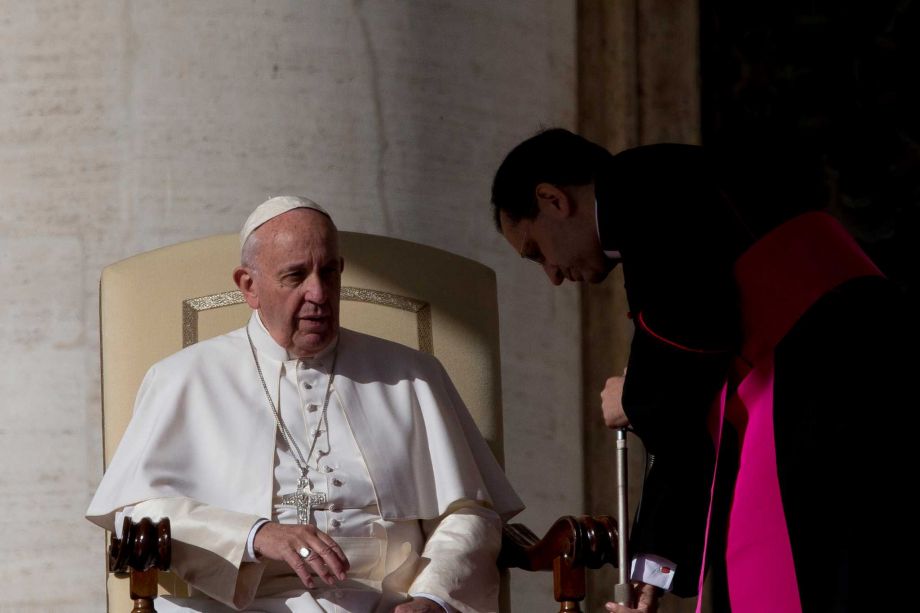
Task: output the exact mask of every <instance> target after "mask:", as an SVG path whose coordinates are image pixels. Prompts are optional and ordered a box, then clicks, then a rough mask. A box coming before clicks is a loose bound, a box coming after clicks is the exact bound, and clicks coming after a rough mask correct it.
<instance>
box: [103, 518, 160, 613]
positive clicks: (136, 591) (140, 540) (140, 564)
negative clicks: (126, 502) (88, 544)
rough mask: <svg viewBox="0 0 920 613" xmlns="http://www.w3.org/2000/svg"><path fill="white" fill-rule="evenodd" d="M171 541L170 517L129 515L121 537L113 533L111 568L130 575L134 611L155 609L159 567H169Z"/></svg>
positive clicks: (151, 612) (152, 612) (119, 574)
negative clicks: (154, 521)
mask: <svg viewBox="0 0 920 613" xmlns="http://www.w3.org/2000/svg"><path fill="white" fill-rule="evenodd" d="M171 551H172V543H171V541H170V531H169V518H167V517H164V518H163V519H161V520H160V521H158V522H157V523H153V521H151V519H150V518H149V517H145V518H144V519H142V520H140V521H139V522H134V521H133V520H132V519H131V518H130V517H126V518H125V520H124V523H123V524H122V530H121V538H120V539H118V538H115V535H114V534H113V535H112V540H111V544H110V545H109V571H111V572H113V573H115V576H117V577H130V590H131V598H132V599H133V600H134V608H133V609H131V613H155V611H156V610H155V609H154V607H153V599H154V598H156V597H157V569H159V570H169V564H170V561H171V555H172V554H171Z"/></svg>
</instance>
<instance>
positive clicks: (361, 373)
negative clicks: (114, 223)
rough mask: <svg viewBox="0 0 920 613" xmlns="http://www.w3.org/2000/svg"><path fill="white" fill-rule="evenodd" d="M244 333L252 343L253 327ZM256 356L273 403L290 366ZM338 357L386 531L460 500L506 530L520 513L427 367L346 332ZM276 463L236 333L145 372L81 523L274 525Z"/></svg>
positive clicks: (405, 351)
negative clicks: (207, 510)
mask: <svg viewBox="0 0 920 613" xmlns="http://www.w3.org/2000/svg"><path fill="white" fill-rule="evenodd" d="M254 317H257V315H256V314H254ZM249 326H250V330H251V332H252V333H253V337H254V338H255V337H256V334H257V332H256V328H258V327H259V324H258V322H257V321H255V320H254V319H252V320H250V323H249ZM259 332H261V330H259ZM262 345H263V343H259V344H258V349H259V362H260V364H261V366H262V372H263V373H264V375H265V380H266V382H267V383H268V386H269V391H270V392H271V393H272V394H273V400H274V401H275V402H277V400H278V399H277V398H276V397H275V396H274V394H276V393H277V384H276V382H277V381H278V379H279V376H280V372H281V366H282V360H283V359H284V358H285V357H286V356H283V355H279V353H278V352H276V351H274V350H272V349H269V350H268V351H265V350H263V347H262ZM273 349H275V350H281V354H283V353H284V350H283V349H282V348H281V347H279V346H277V345H274V347H273ZM338 351H339V356H338V361H337V365H336V376H335V382H334V385H333V399H334V401H337V402H339V403H340V404H341V406H342V407H343V409H344V412H345V414H346V416H347V419H348V423H349V426H350V427H351V430H352V432H353V434H354V436H355V439H356V440H357V443H358V446H359V448H360V449H361V452H362V454H363V455H364V460H365V463H366V465H367V468H368V471H369V473H370V477H371V481H372V482H373V485H374V489H375V491H376V495H377V502H378V506H379V510H380V514H381V516H382V517H383V518H384V519H387V520H394V521H396V520H406V519H433V518H436V517H438V516H440V515H442V514H443V513H444V512H445V511H447V509H448V507H449V506H450V505H451V503H454V502H456V501H459V500H464V499H466V500H472V501H476V502H480V503H482V504H484V505H485V506H487V507H491V508H492V509H494V510H495V511H496V512H497V513H498V514H499V515H500V516H501V517H502V518H504V519H507V518H508V517H511V516H512V515H514V514H515V513H517V512H519V511H520V510H521V509H522V508H523V504H522V503H521V501H520V499H519V498H518V497H517V495H516V494H515V493H514V491H513V490H512V488H511V486H510V484H509V483H508V481H507V479H506V477H505V475H504V473H503V472H502V470H501V468H500V467H499V466H498V463H497V462H496V461H495V458H494V456H493V455H492V453H491V451H490V450H489V448H488V446H487V444H486V442H485V440H484V439H483V438H482V435H481V434H480V433H479V431H478V430H477V429H476V426H475V424H474V422H473V420H472V418H471V416H470V415H469V412H468V411H467V409H466V407H465V406H464V404H463V401H462V400H461V399H460V396H459V395H458V393H457V391H456V389H455V388H454V386H453V384H452V383H451V381H450V379H449V377H448V375H447V373H446V372H445V371H444V368H443V367H442V366H441V364H440V363H439V362H438V361H437V360H436V359H435V358H434V357H432V356H430V355H427V354H425V353H422V352H419V351H416V350H413V349H409V348H408V347H405V346H403V345H400V344H398V343H393V342H390V341H386V340H383V339H379V338H375V337H372V336H368V335H365V334H361V333H358V332H354V331H351V330H345V329H342V330H341V331H340V333H339V349H338ZM269 354H271V355H269ZM274 460H275V422H274V419H273V417H272V414H271V409H270V408H269V406H268V402H267V400H266V398H265V392H264V390H263V389H262V385H261V383H260V381H259V377H258V374H257V373H256V369H255V365H254V363H253V360H252V355H251V352H250V348H249V342H248V341H247V339H246V330H245V329H244V328H240V329H239V330H235V331H233V332H231V333H229V334H225V335H223V336H219V337H216V338H213V339H210V340H206V341H202V342H200V343H197V344H196V345H192V346H191V347H187V348H185V349H183V350H182V351H179V352H178V353H176V354H173V355H172V356H170V357H168V358H166V359H164V360H162V361H160V362H158V363H157V364H155V365H154V366H153V367H151V369H150V370H149V371H148V373H147V375H146V377H145V378H144V381H143V383H142V384H141V387H140V390H139V392H138V395H137V401H136V404H135V408H134V415H133V417H132V419H131V423H130V424H129V426H128V429H127V430H126V432H125V435H124V438H123V439H122V441H121V444H120V445H119V448H118V450H117V452H116V453H115V456H114V458H113V459H112V462H111V465H110V466H109V469H108V471H107V472H106V474H105V476H104V477H103V479H102V482H101V483H100V485H99V489H98V490H97V491H96V495H95V497H94V498H93V500H92V502H91V503H90V507H89V509H88V510H87V517H88V519H90V520H91V521H93V522H94V523H97V524H99V525H100V526H102V527H104V528H106V529H109V530H112V529H113V521H114V515H115V512H116V511H118V510H119V509H121V508H122V507H124V506H127V505H133V504H136V503H138V502H141V501H144V500H149V499H153V498H166V497H186V498H191V499H193V500H196V501H198V502H202V503H205V504H208V505H212V506H216V507H220V508H222V509H226V510H229V511H235V512H238V513H243V514H247V515H257V516H260V517H268V518H270V517H272V486H273V466H274Z"/></svg>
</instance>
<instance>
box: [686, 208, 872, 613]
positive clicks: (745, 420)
mask: <svg viewBox="0 0 920 613" xmlns="http://www.w3.org/2000/svg"><path fill="white" fill-rule="evenodd" d="M877 275H881V273H880V272H879V270H878V268H876V267H875V265H874V264H873V263H872V262H871V261H870V260H869V259H868V258H867V257H866V255H865V254H864V253H863V252H862V251H861V250H860V249H859V247H858V246H857V245H856V242H855V241H854V240H853V238H852V237H851V236H850V235H849V234H847V232H846V231H845V230H844V229H843V227H842V226H841V225H840V224H839V223H838V222H837V221H836V220H835V219H834V218H832V217H830V216H829V215H827V214H824V213H808V214H805V215H802V216H800V217H796V218H794V219H792V220H790V221H788V222H786V223H784V224H783V225H781V226H779V227H778V228H776V229H775V230H773V231H772V232H770V233H769V234H767V235H766V236H764V237H763V238H762V239H760V240H759V241H757V242H756V243H755V244H754V245H753V246H752V247H751V248H750V249H748V250H747V251H746V252H745V253H744V254H743V255H742V256H741V257H740V258H739V259H738V261H737V262H736V264H735V278H736V280H737V284H738V290H739V296H740V300H741V313H742V329H743V343H742V349H741V355H740V356H739V358H738V360H736V361H737V363H738V364H737V367H736V368H735V372H734V373H733V375H734V377H733V379H734V380H735V381H738V385H737V388H736V391H735V393H734V394H731V396H728V385H726V387H725V388H723V390H722V394H721V397H720V399H719V401H718V402H717V403H716V405H715V406H714V407H713V412H712V414H711V415H710V429H711V431H712V434H713V439H714V442H715V445H716V449H717V450H718V449H719V446H720V443H721V440H722V424H723V423H724V420H728V421H730V422H731V423H732V425H734V426H735V428H736V429H737V431H738V437H739V449H740V457H739V467H738V475H737V478H736V481H735V489H734V495H733V497H732V504H731V509H730V511H729V517H728V526H727V539H726V550H725V561H726V568H727V575H728V592H729V600H730V602H731V606H732V611H733V613H757V612H760V611H763V612H765V613H766V612H767V611H770V612H771V613H772V612H775V611H783V612H784V613H785V612H789V613H800V612H801V601H800V598H799V590H798V583H797V581H796V576H795V565H794V563H793V558H792V546H791V543H790V541H789V533H788V530H787V526H786V518H785V514H784V510H783V504H782V496H781V491H780V484H779V476H778V473H777V468H776V445H775V436H774V429H773V374H774V372H773V366H774V350H775V348H776V346H777V345H778V344H779V342H780V341H781V340H782V339H783V337H784V336H785V335H786V334H787V333H788V332H789V330H791V329H792V327H793V326H794V325H795V323H796V322H797V321H798V320H799V318H800V317H801V316H802V315H803V314H804V313H805V312H806V311H807V310H808V309H809V308H810V307H811V306H812V305H814V303H815V302H817V300H818V299H820V298H821V296H823V295H825V294H826V293H827V292H829V291H831V290H833V289H834V288H835V287H837V286H838V285H840V284H841V283H844V282H845V281H848V280H850V279H854V278H857V277H862V276H877ZM718 464H719V454H718V451H717V453H716V467H717V469H718ZM714 490H715V475H713V481H712V492H713V493H715V491H714ZM711 517H712V502H711V501H710V508H709V518H708V519H707V525H706V543H707V545H706V546H704V549H703V556H704V557H703V559H704V564H703V570H702V571H701V573H700V580H699V589H700V594H702V589H703V578H704V573H705V559H706V548H707V547H708V543H709V532H710V529H712V528H713V527H712V526H711V525H710V520H711ZM701 607H702V599H700V600H699V601H698V602H697V608H696V610H697V613H699V612H700V611H701Z"/></svg>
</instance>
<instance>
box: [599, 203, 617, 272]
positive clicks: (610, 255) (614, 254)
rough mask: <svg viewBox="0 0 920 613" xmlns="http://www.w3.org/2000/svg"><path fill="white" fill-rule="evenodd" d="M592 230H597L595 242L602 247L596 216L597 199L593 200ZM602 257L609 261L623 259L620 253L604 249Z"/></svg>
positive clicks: (602, 242)
mask: <svg viewBox="0 0 920 613" xmlns="http://www.w3.org/2000/svg"><path fill="white" fill-rule="evenodd" d="M594 229H595V230H597V242H599V243H600V244H601V245H603V244H604V241H603V240H601V222H600V220H599V219H598V214H597V198H595V199H594ZM604 255H606V256H607V257H608V258H610V259H611V260H622V259H623V256H622V255H621V254H620V252H619V251H615V250H610V251H607V250H606V249H605V250H604Z"/></svg>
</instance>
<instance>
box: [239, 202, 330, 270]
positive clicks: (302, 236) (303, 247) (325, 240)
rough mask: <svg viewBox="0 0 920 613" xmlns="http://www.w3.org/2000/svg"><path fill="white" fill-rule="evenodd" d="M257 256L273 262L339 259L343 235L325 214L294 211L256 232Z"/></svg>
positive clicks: (310, 210)
mask: <svg viewBox="0 0 920 613" xmlns="http://www.w3.org/2000/svg"><path fill="white" fill-rule="evenodd" d="M250 238H251V239H255V243H254V247H255V255H256V256H257V257H259V258H264V257H272V258H273V259H276V258H279V257H284V256H289V257H294V258H298V257H302V256H304V255H309V256H310V257H313V258H315V257H323V258H328V259H337V258H338V256H339V232H338V229H336V227H335V224H334V223H332V220H331V219H330V218H329V217H328V216H327V215H325V214H323V213H320V212H319V211H315V210H312V209H305V208H300V209H293V210H291V211H288V212H286V213H282V214H281V215H278V216H277V217H275V218H273V219H270V220H269V221H267V222H265V223H264V224H262V225H261V226H259V227H258V228H256V230H255V231H254V232H253V233H252V235H251V237H250Z"/></svg>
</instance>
